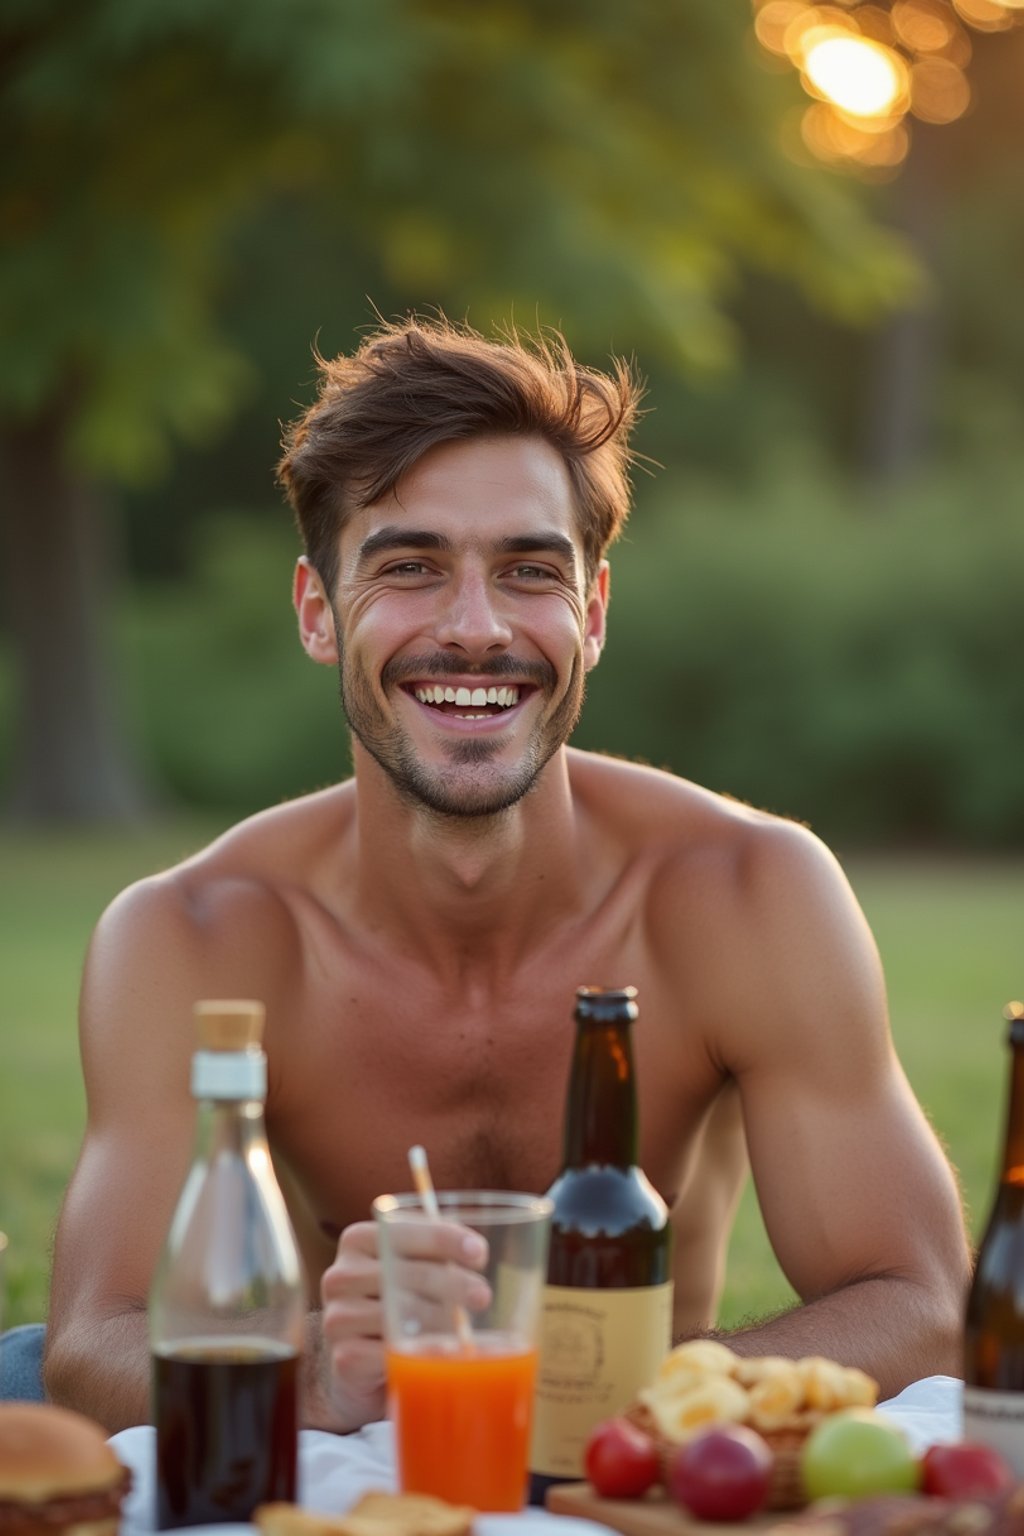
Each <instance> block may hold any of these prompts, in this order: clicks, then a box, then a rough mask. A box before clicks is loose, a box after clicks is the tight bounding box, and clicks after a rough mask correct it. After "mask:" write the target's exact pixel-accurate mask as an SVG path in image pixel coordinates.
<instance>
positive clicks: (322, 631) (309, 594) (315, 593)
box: [292, 555, 338, 666]
mask: <svg viewBox="0 0 1024 1536" xmlns="http://www.w3.org/2000/svg"><path fill="white" fill-rule="evenodd" d="M292 604H293V606H294V608H295V613H296V616H297V618H298V621H299V639H300V640H301V641H302V649H303V650H304V651H305V653H306V655H307V656H311V657H312V658H313V660H314V661H319V662H322V663H323V664H324V665H325V666H336V665H337V661H338V642H337V639H336V637H335V633H334V609H333V608H332V607H331V604H330V601H329V599H328V597H327V593H326V592H325V591H324V586H323V582H322V581H321V580H320V577H319V576H318V575H317V573H316V571H315V570H314V569H313V567H312V565H310V563H309V561H308V560H307V559H306V556H305V555H301V556H300V557H299V559H298V560H297V561H296V564H295V579H294V581H293V582H292Z"/></svg>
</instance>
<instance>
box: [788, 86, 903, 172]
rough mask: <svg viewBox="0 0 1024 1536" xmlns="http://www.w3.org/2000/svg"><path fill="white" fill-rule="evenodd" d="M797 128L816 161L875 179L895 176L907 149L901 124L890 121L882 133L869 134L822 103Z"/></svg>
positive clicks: (811, 107) (815, 105)
mask: <svg viewBox="0 0 1024 1536" xmlns="http://www.w3.org/2000/svg"><path fill="white" fill-rule="evenodd" d="M873 126H874V125H873ZM800 128H801V135H802V137H803V141H804V143H805V144H806V145H807V147H808V149H809V150H810V151H811V153H812V154H813V155H815V156H817V158H818V159H819V160H826V161H831V162H832V163H833V164H843V163H845V164H846V165H848V166H850V167H851V168H852V167H856V168H857V169H858V170H859V171H860V172H861V173H862V174H863V173H864V172H868V173H872V174H873V175H874V176H875V177H876V179H877V178H882V179H884V178H886V177H888V176H890V175H892V174H894V173H895V171H896V170H897V168H898V167H899V166H900V165H901V164H902V162H903V160H904V159H905V158H906V154H907V149H908V147H909V139H908V135H907V130H906V128H905V127H904V125H903V123H902V122H900V121H895V122H893V121H890V122H889V123H888V125H887V126H886V128H885V129H884V130H883V131H881V132H877V131H876V132H871V131H869V130H868V129H867V128H865V127H857V126H856V125H855V124H854V123H852V122H850V121H849V119H847V118H843V117H839V116H837V114H836V113H835V112H834V111H833V109H832V108H831V107H830V106H829V105H828V104H827V103H826V102H823V101H819V102H815V103H814V105H813V106H810V107H808V108H807V110H806V111H805V113H804V115H803V120H802V122H801V125H800Z"/></svg>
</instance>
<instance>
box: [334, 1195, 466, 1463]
mask: <svg viewBox="0 0 1024 1536" xmlns="http://www.w3.org/2000/svg"><path fill="white" fill-rule="evenodd" d="M394 1238H395V1239H396V1240H397V1242H396V1249H397V1251H396V1249H393V1254H394V1268H393V1271H392V1274H393V1283H395V1284H397V1285H400V1286H401V1287H402V1289H403V1291H405V1292H407V1293H408V1295H409V1296H410V1297H415V1299H416V1303H417V1305H418V1307H419V1309H420V1311H421V1313H422V1326H423V1331H424V1332H425V1333H427V1332H430V1331H437V1330H438V1328H439V1327H442V1328H447V1327H450V1321H451V1313H452V1308H453V1307H454V1306H463V1307H466V1308H467V1309H468V1310H469V1311H470V1312H477V1311H480V1310H482V1309H483V1308H484V1307H486V1306H487V1305H488V1303H489V1302H490V1299H491V1292H490V1288H489V1286H488V1285H487V1283H486V1281H485V1280H483V1279H482V1278H481V1277H480V1276H479V1275H478V1274H474V1273H473V1271H474V1270H477V1269H480V1268H482V1267H483V1265H484V1264H485V1263H486V1262H487V1244H486V1242H485V1241H484V1239H483V1238H482V1237H480V1236H479V1235H478V1234H477V1233H476V1232H471V1231H469V1230H468V1229H467V1228H466V1227H460V1226H458V1225H456V1224H455V1223H453V1222H446V1221H438V1222H416V1223H410V1224H403V1225H402V1226H401V1228H399V1229H398V1230H397V1231H396V1233H395V1234H394ZM320 1298H321V1301H322V1303H323V1312H322V1313H321V1321H322V1329H323V1344H324V1349H323V1353H324V1356H325V1366H324V1374H325V1380H324V1382H323V1386H324V1390H325V1395H326V1399H327V1404H328V1405H329V1410H330V1417H331V1419H332V1421H333V1422H332V1424H331V1427H332V1428H334V1429H338V1430H341V1431H342V1432H347V1431H349V1430H354V1429H359V1428H360V1427H361V1426H362V1425H363V1424H369V1423H371V1422H372V1421H373V1420H375V1419H381V1418H383V1417H384V1411H385V1385H386V1367H385V1359H384V1303H383V1299H382V1298H383V1269H382V1264H381V1258H380V1247H379V1237H378V1231H377V1226H376V1224H375V1223H374V1222H372V1221H358V1222H355V1223H353V1225H352V1226H350V1227H346V1228H345V1230H344V1232H343V1233H342V1234H341V1237H340V1238H339V1240H338V1252H337V1256H336V1258H335V1260H334V1263H333V1264H331V1265H330V1266H329V1267H328V1268H327V1269H326V1270H325V1271H324V1274H323V1278H322V1279H321V1282H320Z"/></svg>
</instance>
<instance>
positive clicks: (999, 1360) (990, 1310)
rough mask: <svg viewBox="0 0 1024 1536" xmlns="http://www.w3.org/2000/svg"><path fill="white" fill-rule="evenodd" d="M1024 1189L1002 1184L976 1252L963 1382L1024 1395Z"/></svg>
mask: <svg viewBox="0 0 1024 1536" xmlns="http://www.w3.org/2000/svg"><path fill="white" fill-rule="evenodd" d="M1022 1274H1024V1187H1022V1186H1021V1185H1020V1184H1016V1185H1014V1184H1009V1183H1007V1184H1004V1185H1003V1186H1002V1187H1001V1188H1000V1190H999V1194H998V1197H997V1200H996V1208H995V1212H994V1213H993V1216H992V1219H991V1221H990V1222H989V1226H988V1230H987V1231H986V1233H985V1240H984V1242H983V1243H982V1246H981V1252H980V1253H979V1255H978V1265H977V1272H976V1274H975V1277H974V1284H973V1286H972V1287H971V1294H970V1298H969V1300H968V1303H967V1320H966V1326H965V1329H964V1380H965V1381H966V1382H967V1384H968V1385H969V1386H973V1387H988V1388H989V1389H990V1390H991V1391H994V1392H1022V1393H1024V1304H1022V1298H1021V1294H1020V1291H1021V1287H1020V1277H1021V1275H1022Z"/></svg>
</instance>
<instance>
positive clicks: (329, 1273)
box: [320, 1253, 380, 1307]
mask: <svg viewBox="0 0 1024 1536" xmlns="http://www.w3.org/2000/svg"><path fill="white" fill-rule="evenodd" d="M379 1295H380V1264H379V1263H378V1261H377V1260H376V1259H371V1258H368V1257H367V1256H366V1255H365V1254H362V1253H347V1254H345V1255H344V1256H343V1257H342V1258H339V1259H336V1260H335V1262H334V1263H333V1264H331V1265H329V1266H328V1267H327V1269H325V1270H324V1272H323V1274H322V1275H321V1277H320V1300H321V1302H322V1303H323V1305H324V1306H325V1307H326V1306H328V1305H329V1304H330V1303H331V1302H332V1301H335V1300H338V1299H344V1298H345V1297H355V1296H379Z"/></svg>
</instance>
